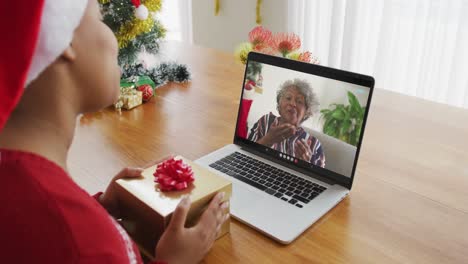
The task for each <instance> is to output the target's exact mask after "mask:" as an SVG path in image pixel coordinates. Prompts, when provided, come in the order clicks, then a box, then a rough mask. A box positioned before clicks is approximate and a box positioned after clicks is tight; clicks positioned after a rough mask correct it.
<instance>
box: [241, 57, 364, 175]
mask: <svg viewBox="0 0 468 264" xmlns="http://www.w3.org/2000/svg"><path fill="white" fill-rule="evenodd" d="M368 96H369V88H367V87H364V86H359V85H355V84H350V83H346V82H341V81H337V80H333V79H328V78H324V77H320V76H315V75H311V74H307V73H302V72H297V71H293V70H289V69H284V68H280V67H276V66H272V65H268V64H262V63H258V62H255V61H249V63H248V65H247V71H246V79H245V83H244V91H243V96H242V101H241V109H240V115H239V119H238V125H237V131H236V134H237V136H239V137H241V138H244V139H247V140H250V141H253V142H256V143H258V144H261V145H264V146H267V147H269V148H272V149H274V150H277V151H279V152H281V153H284V154H286V155H288V156H290V157H294V158H297V159H300V160H303V161H305V162H307V163H309V164H310V166H319V167H322V168H325V169H327V170H330V171H333V172H335V173H338V174H341V175H344V176H346V177H351V172H352V169H353V165H354V158H355V155H356V146H357V144H358V143H359V138H360V133H361V129H362V125H363V119H364V114H365V111H366V104H367V101H368Z"/></svg>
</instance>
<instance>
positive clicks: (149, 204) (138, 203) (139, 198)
mask: <svg viewBox="0 0 468 264" xmlns="http://www.w3.org/2000/svg"><path fill="white" fill-rule="evenodd" d="M175 159H181V160H182V161H183V162H184V163H186V164H187V165H189V166H191V168H192V171H193V173H194V176H195V180H194V181H193V182H191V183H189V185H188V187H187V188H186V189H184V190H181V191H168V192H163V191H161V188H160V187H162V186H159V184H158V183H156V182H155V177H154V175H153V174H154V173H155V171H156V168H157V165H155V166H152V167H150V168H148V169H145V170H144V171H143V177H140V178H136V179H120V180H117V184H116V185H117V193H118V199H119V201H120V210H121V216H122V219H123V220H122V221H121V223H122V225H123V226H124V228H125V229H126V230H127V232H128V233H129V234H130V236H131V237H132V238H133V239H134V241H135V242H136V243H137V244H138V246H139V247H140V250H141V252H142V253H143V254H144V255H145V256H146V257H148V258H149V259H152V258H154V250H155V246H156V244H157V242H158V240H159V238H160V237H161V235H162V233H163V232H164V230H165V229H166V227H167V226H168V224H169V222H170V220H171V216H172V213H173V212H174V210H175V208H176V207H177V205H178V204H179V202H180V200H181V199H182V198H183V197H184V196H185V195H189V196H190V200H191V202H192V204H191V207H190V211H189V213H188V215H187V222H186V224H185V226H186V227H191V226H193V225H195V224H196V223H197V221H198V219H199V217H200V216H201V214H202V213H203V212H204V209H205V208H206V207H207V206H208V205H209V203H210V201H211V199H212V198H213V197H214V196H215V195H216V194H217V193H218V192H224V193H225V196H224V201H228V200H229V199H230V197H231V193H232V186H231V182H230V181H228V180H226V179H225V178H223V177H220V176H218V175H216V174H214V173H212V172H210V171H208V170H207V169H205V168H203V167H201V166H199V165H197V164H195V163H193V162H192V161H190V160H188V159H185V158H183V157H181V156H178V157H175ZM228 212H229V207H228V208H227V209H226V213H228ZM229 227H230V219H228V220H227V221H226V222H225V223H224V224H223V226H222V227H221V232H220V234H219V236H218V238H219V237H221V236H223V235H225V234H227V233H228V232H229V229H230V228H229Z"/></svg>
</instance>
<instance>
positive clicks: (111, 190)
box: [99, 156, 172, 219]
mask: <svg viewBox="0 0 468 264" xmlns="http://www.w3.org/2000/svg"><path fill="white" fill-rule="evenodd" d="M171 157H172V156H169V157H165V158H163V159H161V160H158V161H155V162H153V163H151V164H148V166H147V167H151V166H153V165H155V164H159V163H161V162H163V161H164V160H167V159H168V158H171ZM142 172H143V169H140V168H125V169H123V170H121V171H120V172H119V173H118V174H117V175H116V176H115V177H114V178H113V179H112V181H111V182H110V184H109V186H108V187H107V189H106V191H105V192H104V193H103V194H102V195H101V196H100V197H99V202H100V203H101V205H102V206H103V207H104V208H105V209H106V210H107V212H108V213H109V214H111V215H112V216H113V217H114V218H116V219H117V218H120V206H119V199H118V198H117V193H116V185H117V183H116V182H115V181H117V180H118V179H124V178H138V177H141V173H142Z"/></svg>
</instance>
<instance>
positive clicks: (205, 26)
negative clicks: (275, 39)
mask: <svg viewBox="0 0 468 264" xmlns="http://www.w3.org/2000/svg"><path fill="white" fill-rule="evenodd" d="M214 2H215V1H214V0H194V1H192V26H193V28H192V32H193V42H194V43H195V44H196V45H200V46H204V47H210V48H215V49H219V50H223V51H226V52H230V53H233V52H234V49H235V47H236V46H237V45H238V44H239V43H241V42H245V41H247V40H248V33H249V32H250V30H252V28H254V27H255V26H256V23H255V18H256V13H255V8H256V5H257V1H255V0H220V11H219V14H218V16H215V14H214V7H215V4H214ZM287 2H288V1H286V0H264V1H263V4H262V8H261V14H262V18H263V26H265V27H266V28H268V29H270V30H271V31H273V32H279V31H282V32H284V31H287V7H288V3H287Z"/></svg>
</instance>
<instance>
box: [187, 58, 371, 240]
mask: <svg viewBox="0 0 468 264" xmlns="http://www.w3.org/2000/svg"><path fill="white" fill-rule="evenodd" d="M373 87H374V79H373V78H372V77H370V76H365V75H361V74H357V73H352V72H347V71H343V70H338V69H333V68H329V67H324V66H319V65H314V64H308V63H304V62H300V61H295V60H289V59H285V58H280V57H276V56H270V55H265V54H260V53H255V52H251V53H249V55H248V60H247V63H246V70H245V74H244V81H243V83H242V86H241V89H240V91H241V98H240V103H239V111H238V117H237V123H236V129H235V131H234V140H233V143H232V144H229V145H226V146H224V147H222V148H221V149H218V150H216V151H214V152H212V153H209V154H208V155H206V156H203V157H202V158H200V159H198V160H196V163H198V164H200V165H202V166H204V167H206V168H208V169H209V170H211V171H212V172H215V173H217V174H219V175H221V176H223V177H225V178H227V179H229V180H230V181H231V182H232V188H233V190H232V197H231V202H230V205H231V215H232V216H233V217H234V218H236V219H237V220H239V221H241V222H243V223H245V224H247V225H249V226H251V227H253V228H255V229H257V230H258V231H260V232H261V233H263V234H265V235H267V236H269V237H271V238H273V239H274V240H277V241H279V242H280V243H283V244H288V243H291V242H292V241H293V240H294V239H296V238H297V237H298V236H299V235H300V234H302V233H303V232H304V231H305V230H307V228H308V227H310V226H311V225H312V224H313V223H315V222H316V221H317V220H319V219H320V218H321V217H322V216H324V215H325V214H326V213H327V212H328V211H330V210H331V209H332V208H333V207H334V206H336V205H337V204H338V203H339V202H340V201H342V200H343V199H344V198H345V197H346V196H347V195H348V193H349V192H350V190H351V187H352V184H353V180H354V175H355V171H356V165H357V161H358V157H359V151H360V149H361V143H362V140H363V135H364V128H365V124H366V120H367V115H368V112H369V106H370V103H371V97H372V91H373Z"/></svg>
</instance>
